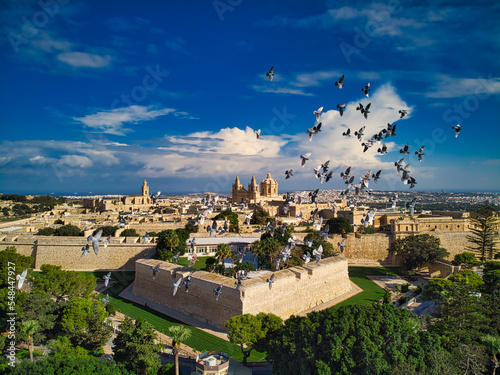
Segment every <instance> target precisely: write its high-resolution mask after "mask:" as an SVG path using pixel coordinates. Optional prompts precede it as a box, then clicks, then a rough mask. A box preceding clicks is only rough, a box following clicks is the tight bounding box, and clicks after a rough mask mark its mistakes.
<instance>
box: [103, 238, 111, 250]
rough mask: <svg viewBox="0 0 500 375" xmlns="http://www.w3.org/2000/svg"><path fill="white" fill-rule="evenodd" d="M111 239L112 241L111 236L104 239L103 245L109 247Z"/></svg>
mask: <svg viewBox="0 0 500 375" xmlns="http://www.w3.org/2000/svg"><path fill="white" fill-rule="evenodd" d="M110 241H111V236H108V237H106V238H105V239H104V240H103V241H102V243H103V245H104V248H107V247H108V245H109V242H110Z"/></svg>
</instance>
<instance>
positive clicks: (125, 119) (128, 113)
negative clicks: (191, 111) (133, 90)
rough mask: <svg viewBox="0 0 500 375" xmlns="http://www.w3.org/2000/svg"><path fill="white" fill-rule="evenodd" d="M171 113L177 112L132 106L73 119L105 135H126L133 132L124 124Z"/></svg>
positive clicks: (148, 119)
mask: <svg viewBox="0 0 500 375" xmlns="http://www.w3.org/2000/svg"><path fill="white" fill-rule="evenodd" d="M171 112H175V110H174V109H172V108H163V109H158V110H153V109H152V107H151V106H148V107H144V106H138V105H131V106H129V107H124V108H116V109H112V110H110V111H100V112H97V113H94V114H92V115H87V116H84V117H73V120H76V121H80V122H82V123H83V124H85V125H86V126H88V127H89V128H93V129H96V130H100V131H102V132H103V133H107V134H114V135H125V132H127V131H131V129H127V128H124V124H127V123H128V124H138V123H140V122H143V121H150V120H153V119H155V118H156V117H159V116H164V115H166V114H168V113H171Z"/></svg>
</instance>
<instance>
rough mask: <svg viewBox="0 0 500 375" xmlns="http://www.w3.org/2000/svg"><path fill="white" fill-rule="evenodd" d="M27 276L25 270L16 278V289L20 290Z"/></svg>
mask: <svg viewBox="0 0 500 375" xmlns="http://www.w3.org/2000/svg"><path fill="white" fill-rule="evenodd" d="M27 274H28V269H27V268H26V269H25V270H24V271H23V272H21V274H19V275H17V276H16V279H17V289H19V290H21V288H22V287H23V284H24V282H25V281H26V275H27Z"/></svg>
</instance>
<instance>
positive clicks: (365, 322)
mask: <svg viewBox="0 0 500 375" xmlns="http://www.w3.org/2000/svg"><path fill="white" fill-rule="evenodd" d="M439 351H441V344H440V339H439V337H438V336H437V335H434V334H430V333H428V332H425V331H423V330H421V329H420V322H419V320H418V318H417V316H416V315H414V314H412V313H411V312H409V311H407V310H405V309H397V308H395V307H394V306H392V305H378V304H373V305H349V306H342V307H340V308H338V309H326V310H323V311H320V312H314V313H310V314H308V315H307V317H297V316H292V317H291V318H290V319H288V320H287V321H286V322H285V326H284V327H283V328H282V329H280V330H279V331H278V332H277V335H276V337H275V338H274V339H272V340H271V342H270V345H269V351H268V352H267V354H268V360H270V361H271V362H272V363H273V368H274V373H275V374H278V375H279V374H284V375H285V374H382V373H389V372H390V371H392V368H393V367H395V366H398V365H403V367H406V368H409V369H410V368H411V369H414V370H417V371H422V372H423V373H424V372H425V370H426V369H427V368H428V367H429V366H430V365H431V363H430V362H431V360H430V354H431V353H434V352H439Z"/></svg>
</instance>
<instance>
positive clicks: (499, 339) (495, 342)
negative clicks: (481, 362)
mask: <svg viewBox="0 0 500 375" xmlns="http://www.w3.org/2000/svg"><path fill="white" fill-rule="evenodd" d="M482 340H483V342H484V343H485V344H486V350H487V352H488V354H489V355H490V356H491V357H490V359H491V362H492V365H493V375H494V374H496V369H497V368H498V367H500V361H499V359H500V336H497V335H495V336H493V335H487V336H486V337H484V338H483V339H482Z"/></svg>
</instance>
